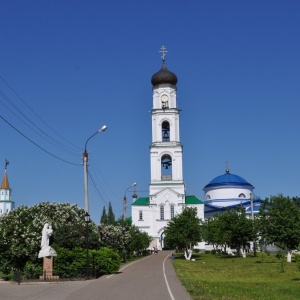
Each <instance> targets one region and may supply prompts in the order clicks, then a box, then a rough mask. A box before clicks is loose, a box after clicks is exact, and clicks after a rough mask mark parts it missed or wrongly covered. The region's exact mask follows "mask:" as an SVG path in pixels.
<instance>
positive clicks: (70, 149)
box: [0, 75, 80, 155]
mask: <svg viewBox="0 0 300 300" xmlns="http://www.w3.org/2000/svg"><path fill="white" fill-rule="evenodd" d="M0 79H1V80H2V81H3V82H4V84H5V85H6V86H7V87H8V88H9V89H10V90H11V91H12V92H13V93H14V94H15V95H16V96H17V98H18V99H19V100H21V101H22V103H23V104H24V105H25V106H26V107H27V108H28V109H29V110H30V111H31V112H32V113H33V114H34V115H35V116H36V117H37V118H38V119H39V120H40V121H41V122H43V123H44V124H45V125H46V126H47V127H48V128H49V129H50V130H52V131H53V132H54V133H55V134H57V135H58V136H59V137H60V138H62V139H63V140H64V141H65V142H67V143H68V144H70V145H72V146H73V148H71V147H70V146H66V145H64V144H63V143H61V142H60V141H58V140H57V139H55V138H54V137H52V136H50V135H49V134H48V133H46V132H45V131H44V130H42V129H41V128H40V127H39V126H37V125H36V124H35V123H34V122H33V121H31V120H30V119H29V118H28V117H27V116H26V115H25V114H24V113H23V112H22V111H21V110H20V109H19V108H18V107H17V106H16V105H15V104H14V103H13V102H12V100H11V99H10V98H9V97H8V96H7V95H5V93H4V92H3V91H1V90H0V95H1V96H2V97H3V98H4V99H5V100H6V101H7V102H8V103H9V104H10V105H11V106H12V107H13V108H14V109H15V110H16V111H17V112H18V113H19V114H20V115H21V116H22V117H23V118H25V120H27V122H29V123H31V124H32V125H33V126H34V127H35V128H36V129H38V130H39V131H40V132H41V133H42V134H44V135H45V136H46V137H47V138H48V139H50V141H49V140H48V142H50V143H51V144H52V145H54V146H56V147H58V148H60V149H62V150H64V151H69V152H71V153H72V154H74V151H75V148H76V151H77V149H80V148H79V147H77V146H76V145H74V144H73V143H71V142H69V141H68V140H67V139H65V138H64V137H62V136H61V135H60V134H59V133H57V132H56V131H55V130H54V129H53V128H52V127H50V125H48V124H47V123H46V122H45V121H43V120H42V118H41V117H39V116H38V115H37V113H35V112H34V110H33V109H32V108H30V106H29V105H28V104H27V103H26V102H25V101H24V100H23V99H22V98H21V97H20V96H19V95H18V93H17V92H16V91H15V90H14V89H13V88H12V87H11V86H10V85H9V84H8V83H7V81H6V80H5V79H4V78H3V77H2V76H1V75H0ZM0 102H1V103H2V104H3V105H4V106H5V107H6V108H7V109H8V110H9V111H10V112H11V113H13V114H14V115H15V116H16V117H17V118H18V119H19V120H21V121H22V122H23V123H24V124H26V125H27V126H28V127H29V128H31V130H33V131H34V132H35V133H37V134H38V135H39V136H41V135H40V134H39V133H38V132H37V131H36V130H34V129H33V128H32V127H31V126H30V125H29V124H28V123H26V122H25V121H24V120H23V119H21V118H20V117H19V116H17V114H16V113H14V112H13V111H12V110H11V109H10V108H9V107H8V106H7V105H5V104H4V103H3V102H2V101H0ZM41 137H42V138H44V139H46V138H45V137H43V136H41ZM51 141H52V142H51ZM53 142H54V143H53ZM74 147H75V148H74ZM76 155H78V153H77V152H76Z"/></svg>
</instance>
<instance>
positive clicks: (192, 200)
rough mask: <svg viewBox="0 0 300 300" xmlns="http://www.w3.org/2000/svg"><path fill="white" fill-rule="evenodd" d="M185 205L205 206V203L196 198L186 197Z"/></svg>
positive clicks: (192, 196)
mask: <svg viewBox="0 0 300 300" xmlns="http://www.w3.org/2000/svg"><path fill="white" fill-rule="evenodd" d="M185 204H204V202H203V201H201V200H200V199H198V198H197V197H196V196H194V195H191V196H185Z"/></svg>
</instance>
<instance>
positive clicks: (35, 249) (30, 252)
mask: <svg viewBox="0 0 300 300" xmlns="http://www.w3.org/2000/svg"><path fill="white" fill-rule="evenodd" d="M45 223H50V224H51V225H52V227H53V230H54V235H53V236H52V237H51V239H52V241H50V244H51V243H52V242H53V240H54V241H55V240H56V237H57V240H58V241H59V240H61V243H62V242H63V241H65V242H66V241H68V242H70V241H72V239H71V237H74V236H75V237H76V238H73V244H74V243H79V246H81V244H82V243H84V241H85V230H84V229H85V221H84V210H83V209H79V208H78V207H77V205H72V204H70V203H49V202H42V203H39V204H36V205H33V206H31V207H28V206H19V207H18V208H16V209H15V210H12V211H10V212H9V213H7V214H4V215H1V216H0V240H1V243H0V268H1V269H2V271H3V272H5V273H9V272H10V271H11V270H12V269H13V268H15V269H19V270H23V269H24V266H25V265H26V263H27V262H28V261H31V262H34V263H42V262H41V260H38V253H39V251H40V244H41V235H42V234H41V233H42V229H43V226H44V224H45ZM71 225H72V228H73V230H74V229H75V228H76V230H77V232H76V234H75V233H74V232H72V231H68V230H65V229H66V228H69V227H68V226H71ZM61 228H64V230H61ZM90 230H94V235H91V236H94V237H95V235H96V236H98V234H97V230H96V227H95V225H93V226H91V225H90ZM59 232H60V233H61V235H62V234H64V236H63V237H62V236H58V235H57V233H59ZM56 244H58V245H60V243H59V242H56ZM69 246H70V247H71V248H73V247H74V246H78V245H77V244H75V245H72V244H70V245H69Z"/></svg>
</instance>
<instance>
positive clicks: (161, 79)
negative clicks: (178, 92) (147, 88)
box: [151, 61, 177, 86]
mask: <svg viewBox="0 0 300 300" xmlns="http://www.w3.org/2000/svg"><path fill="white" fill-rule="evenodd" d="M151 83H152V85H153V86H156V85H158V84H163V83H168V84H173V85H176V84H177V76H176V75H175V74H174V73H173V72H171V71H169V70H168V69H167V67H166V65H165V62H164V61H163V64H162V67H161V69H160V70H159V71H158V72H156V73H155V74H154V75H153V76H152V78H151Z"/></svg>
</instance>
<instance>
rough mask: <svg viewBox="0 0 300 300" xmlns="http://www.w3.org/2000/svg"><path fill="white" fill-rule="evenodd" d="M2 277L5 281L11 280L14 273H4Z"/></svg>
mask: <svg viewBox="0 0 300 300" xmlns="http://www.w3.org/2000/svg"><path fill="white" fill-rule="evenodd" d="M1 278H2V279H3V280H4V281H10V280H12V279H13V274H12V273H9V274H3V275H2V276H1Z"/></svg>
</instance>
